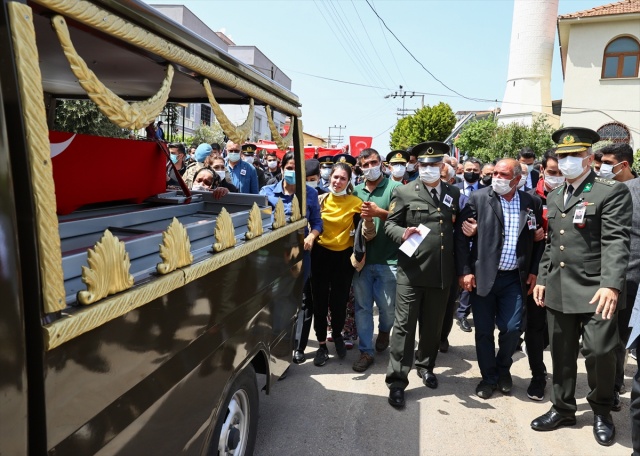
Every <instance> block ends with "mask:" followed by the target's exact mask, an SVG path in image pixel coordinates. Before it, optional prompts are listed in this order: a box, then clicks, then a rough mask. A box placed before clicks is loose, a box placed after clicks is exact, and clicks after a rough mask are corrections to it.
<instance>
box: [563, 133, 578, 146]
mask: <svg viewBox="0 0 640 456" xmlns="http://www.w3.org/2000/svg"><path fill="white" fill-rule="evenodd" d="M574 142H576V140H575V138H574V137H573V136H571V135H567V136H565V137H564V138H563V139H562V144H573V143H574Z"/></svg>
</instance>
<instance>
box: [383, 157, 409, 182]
mask: <svg viewBox="0 0 640 456" xmlns="http://www.w3.org/2000/svg"><path fill="white" fill-rule="evenodd" d="M408 162H409V154H408V153H407V151H405V150H392V151H391V152H389V153H388V154H387V163H389V168H390V169H391V175H390V176H389V179H391V180H394V181H396V182H401V183H403V184H406V183H407V182H408V180H407V179H406V177H407V176H405V174H406V172H407V163H408Z"/></svg>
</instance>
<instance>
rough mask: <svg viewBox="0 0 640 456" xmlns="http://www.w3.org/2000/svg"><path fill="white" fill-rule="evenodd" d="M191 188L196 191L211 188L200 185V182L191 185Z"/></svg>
mask: <svg viewBox="0 0 640 456" xmlns="http://www.w3.org/2000/svg"><path fill="white" fill-rule="evenodd" d="M191 190H195V191H196V192H205V191H207V190H211V189H210V188H208V187H205V186H204V185H200V184H193V186H192V187H191Z"/></svg>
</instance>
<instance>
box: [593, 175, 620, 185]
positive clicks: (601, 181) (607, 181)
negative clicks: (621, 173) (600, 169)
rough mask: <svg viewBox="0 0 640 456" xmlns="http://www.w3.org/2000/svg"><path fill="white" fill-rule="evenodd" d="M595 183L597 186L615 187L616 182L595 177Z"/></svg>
mask: <svg viewBox="0 0 640 456" xmlns="http://www.w3.org/2000/svg"><path fill="white" fill-rule="evenodd" d="M595 181H596V182H597V183H599V184H604V185H608V186H609V187H611V186H613V185H615V183H616V181H614V180H611V179H605V178H604V177H596V179H595Z"/></svg>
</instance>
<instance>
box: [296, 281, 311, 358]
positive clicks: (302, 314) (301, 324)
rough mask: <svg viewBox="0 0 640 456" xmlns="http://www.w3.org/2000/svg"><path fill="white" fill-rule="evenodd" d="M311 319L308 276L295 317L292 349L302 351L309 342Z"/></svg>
mask: <svg viewBox="0 0 640 456" xmlns="http://www.w3.org/2000/svg"><path fill="white" fill-rule="evenodd" d="M312 320H313V295H312V293H311V278H308V279H307V280H306V281H305V283H304V288H303V289H302V307H301V308H300V310H299V311H298V317H297V318H296V343H295V347H294V350H296V351H301V352H304V349H305V348H307V343H308V342H309V332H310V331H311V321H312Z"/></svg>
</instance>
